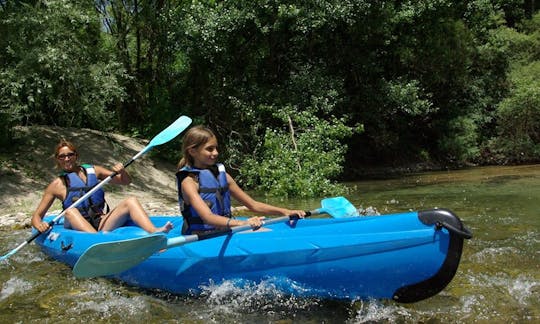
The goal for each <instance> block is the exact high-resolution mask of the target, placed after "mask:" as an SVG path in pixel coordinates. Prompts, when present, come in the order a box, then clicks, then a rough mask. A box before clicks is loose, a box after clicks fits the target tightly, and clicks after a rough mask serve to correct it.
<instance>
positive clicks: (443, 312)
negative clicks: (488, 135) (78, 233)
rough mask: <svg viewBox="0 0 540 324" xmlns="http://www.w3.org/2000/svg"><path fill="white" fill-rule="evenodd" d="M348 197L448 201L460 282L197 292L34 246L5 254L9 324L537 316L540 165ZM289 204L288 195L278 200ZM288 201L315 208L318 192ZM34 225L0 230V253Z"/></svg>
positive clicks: (0, 267)
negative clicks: (412, 299)
mask: <svg viewBox="0 0 540 324" xmlns="http://www.w3.org/2000/svg"><path fill="white" fill-rule="evenodd" d="M350 185H351V186H352V187H354V188H356V190H355V191H353V192H351V193H350V194H349V195H348V196H347V198H348V199H349V200H350V201H351V202H352V203H353V204H355V205H356V206H357V207H362V208H367V207H374V208H376V209H377V210H378V211H379V212H380V213H388V212H400V211H408V210H419V209H427V208H433V207H441V208H442V207H444V208H448V209H451V210H452V211H454V212H455V213H456V214H457V215H458V216H459V217H460V218H461V219H462V221H463V222H464V223H465V225H466V226H467V227H468V228H469V229H470V230H471V231H472V232H473V235H474V237H473V239H472V240H468V241H465V244H464V251H463V257H462V261H461V264H460V267H459V269H458V272H457V274H456V276H455V278H454V280H453V281H452V282H451V283H450V284H449V286H448V287H447V288H446V289H444V290H443V291H442V292H441V293H439V294H438V295H436V296H434V297H432V298H429V299H427V300H424V301H421V302H418V303H414V304H397V303H394V302H392V301H373V300H371V301H352V302H344V301H329V300H320V299H306V298H295V297H290V296H286V295H283V294H282V293H280V292H279V291H275V289H273V288H272V287H271V286H265V285H264V284H260V285H257V286H253V287H251V288H249V289H243V290H239V289H236V288H235V287H234V286H232V285H230V284H228V283H224V284H222V285H219V286H212V287H207V288H205V289H204V293H203V294H202V295H200V296H173V295H170V294H165V293H160V292H155V291H143V290H140V289H137V288H133V287H128V286H125V285H123V284H122V283H119V282H115V281H111V280H107V279H102V278H100V279H85V280H78V279H75V278H74V277H73V275H72V274H71V271H70V269H69V268H68V267H66V266H64V265H62V264H59V263H57V262H54V261H52V260H50V259H49V258H47V257H46V256H45V255H44V254H42V253H41V252H40V251H39V249H38V248H37V247H36V246H35V245H34V244H31V245H29V246H27V247H25V248H24V249H22V250H21V251H19V252H18V253H17V254H15V255H14V256H12V257H11V258H10V259H9V260H8V261H4V262H0V321H1V322H2V323H31V322H40V323H41V322H55V323H66V322H70V323H79V322H83V321H88V322H89V321H92V322H103V323H105V322H122V323H126V322H131V323H141V322H150V323H154V322H160V323H174V322H188V323H208V322H214V323H215V322H220V323H233V322H239V323H244V322H245V323H253V322H264V323H272V322H279V323H292V322H308V323H323V322H324V323H365V322H393V323H409V322H411V323H412V322H430V323H448V322H452V323H463V322H480V323H492V322H495V323H521V322H536V323H538V322H540V217H539V216H540V215H539V214H540V165H534V166H519V167H487V168H473V169H469V170H461V171H450V172H430V173H421V174H416V175H411V176H406V177H402V178H399V179H391V180H378V181H365V182H357V183H351V184H350ZM272 202H273V203H279V204H283V202H276V201H272ZM285 204H287V205H290V206H294V207H298V208H302V209H314V208H316V207H318V206H319V204H320V202H319V200H311V201H288V202H285ZM28 236H29V232H28V231H25V230H21V231H7V230H6V229H4V230H2V231H1V232H0V252H1V254H4V253H7V252H8V251H9V250H11V249H12V248H14V247H15V246H17V245H18V244H19V243H21V242H23V241H24V240H25V239H26V238H27V237H28Z"/></svg>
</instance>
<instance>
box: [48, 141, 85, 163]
mask: <svg viewBox="0 0 540 324" xmlns="http://www.w3.org/2000/svg"><path fill="white" fill-rule="evenodd" d="M62 147H67V148H68V149H70V150H72V151H73V153H75V154H76V156H77V158H78V157H79V152H78V151H77V146H75V144H73V143H71V142H70V141H68V140H65V139H61V140H60V141H59V142H58V144H56V146H55V147H54V153H53V154H54V161H55V163H56V168H58V169H60V168H61V167H60V163H58V154H59V153H60V149H62Z"/></svg>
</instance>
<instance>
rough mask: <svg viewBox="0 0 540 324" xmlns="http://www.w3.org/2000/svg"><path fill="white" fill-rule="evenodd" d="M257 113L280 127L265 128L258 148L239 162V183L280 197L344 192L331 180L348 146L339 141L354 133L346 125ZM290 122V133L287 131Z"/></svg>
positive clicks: (288, 112)
mask: <svg viewBox="0 0 540 324" xmlns="http://www.w3.org/2000/svg"><path fill="white" fill-rule="evenodd" d="M260 108H261V109H265V110H271V111H274V114H273V115H274V116H275V117H277V118H279V119H280V120H281V121H282V122H283V126H284V127H283V128H281V129H271V128H266V131H265V135H264V138H263V141H262V143H261V145H260V146H258V147H256V149H255V151H254V154H253V155H252V156H249V157H247V158H246V159H245V160H244V161H243V164H242V168H241V169H240V176H241V179H245V180H244V183H245V184H246V185H247V186H248V187H256V188H258V189H260V190H264V191H265V192H266V193H267V194H269V195H275V196H282V197H287V196H300V197H321V196H327V195H339V194H343V193H344V192H345V187H344V186H343V185H341V184H337V183H335V182H333V181H331V180H330V179H333V178H334V179H335V178H336V177H337V176H339V174H340V173H341V172H342V165H343V163H344V154H345V152H346V151H347V146H346V145H343V144H342V143H341V142H340V140H342V139H343V138H346V137H348V136H351V135H352V134H353V131H354V130H353V129H352V128H351V127H348V126H346V125H345V120H344V119H339V118H336V117H333V118H332V119H331V120H323V119H320V118H317V117H316V116H315V115H314V114H313V113H311V112H309V111H301V110H298V108H297V107H292V106H286V107H279V108H277V107H260ZM289 118H290V120H289ZM289 122H290V123H292V124H291V125H290V126H291V127H292V129H290V128H289V129H288V130H287V128H286V127H285V125H287V124H288V123H289Z"/></svg>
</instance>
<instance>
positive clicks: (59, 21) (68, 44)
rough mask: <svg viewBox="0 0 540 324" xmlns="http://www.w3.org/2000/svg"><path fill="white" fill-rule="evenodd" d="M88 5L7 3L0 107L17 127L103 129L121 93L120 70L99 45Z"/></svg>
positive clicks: (97, 25)
mask: <svg viewBox="0 0 540 324" xmlns="http://www.w3.org/2000/svg"><path fill="white" fill-rule="evenodd" d="M93 9H94V8H93V7H92V6H91V5H90V6H89V5H86V6H84V5H82V4H80V3H77V5H73V4H72V1H60V0H59V1H47V2H42V1H37V2H35V4H33V5H30V4H27V3H26V2H24V1H22V2H16V3H13V4H11V2H10V4H9V5H8V6H7V7H6V8H5V10H3V11H2V12H1V20H0V32H1V33H2V35H3V36H2V41H1V45H2V46H0V57H1V58H2V61H1V62H2V63H1V65H0V98H1V99H0V106H1V108H2V111H4V112H5V113H7V114H9V115H10V116H11V118H12V119H13V120H16V121H17V122H18V123H22V124H29V123H39V124H53V125H62V126H78V127H91V128H97V129H107V128H111V127H112V126H114V125H115V123H114V118H113V117H114V110H113V108H114V105H113V104H114V103H116V102H117V101H118V100H120V99H121V98H122V97H123V96H125V93H124V91H123V89H122V87H121V86H120V84H119V78H122V77H123V70H122V68H121V67H120V66H119V65H118V64H117V63H115V62H114V60H113V59H112V57H111V55H110V54H108V53H106V52H104V51H103V50H102V48H101V47H100V39H99V35H100V21H99V20H98V17H97V16H96V15H95V14H94V11H93Z"/></svg>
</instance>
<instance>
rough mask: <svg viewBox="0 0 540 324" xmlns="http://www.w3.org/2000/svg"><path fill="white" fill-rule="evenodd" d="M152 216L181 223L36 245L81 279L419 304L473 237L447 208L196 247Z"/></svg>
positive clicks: (439, 286)
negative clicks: (256, 288) (231, 285)
mask: <svg viewBox="0 0 540 324" xmlns="http://www.w3.org/2000/svg"><path fill="white" fill-rule="evenodd" d="M49 218H52V216H51V217H49ZM151 219H152V221H153V222H154V223H155V225H156V226H162V225H164V224H165V223H166V222H167V221H171V222H172V223H173V224H174V229H173V230H172V231H171V232H169V233H167V234H163V233H160V234H152V235H149V234H147V233H146V232H144V231H143V230H142V229H140V228H138V227H137V226H134V224H126V226H124V227H121V228H118V229H116V230H114V231H112V232H108V233H101V232H100V233H97V234H90V233H84V232H79V231H74V230H68V229H65V228H64V227H63V225H62V221H60V222H59V223H58V224H57V225H55V226H54V227H53V229H52V230H51V231H50V232H49V233H46V234H44V235H41V236H39V237H38V238H37V239H36V242H37V244H38V245H39V246H40V247H41V248H42V250H43V251H44V252H45V253H46V254H47V255H49V256H51V257H52V258H54V259H55V260H58V261H60V262H63V263H66V264H67V265H69V266H71V267H74V273H75V275H76V276H77V277H94V276H107V277H111V278H117V279H119V280H121V281H123V282H125V283H127V284H129V285H133V286H137V287H142V288H149V289H161V290H164V291H168V292H171V293H174V294H186V293H197V292H200V291H201V288H202V287H204V286H208V285H210V284H220V283H222V282H224V281H226V280H228V281H232V282H235V283H236V284H237V285H240V286H242V285H253V284H257V283H260V282H262V281H265V282H268V281H270V282H271V283H272V284H273V285H275V287H276V288H277V289H279V290H281V291H283V292H285V293H287V294H292V295H295V296H306V297H320V298H332V299H351V300H354V299H368V298H374V299H392V300H394V301H397V302H402V303H410V302H416V301H419V300H422V299H425V298H428V297H431V296H433V295H435V294H437V293H438V292H440V291H441V290H443V289H444V288H445V287H446V286H447V285H448V284H449V283H450V281H451V280H452V278H453V277H454V275H455V273H456V271H457V269H458V265H459V261H460V257H461V253H462V248H463V241H464V239H467V238H470V237H471V235H470V232H469V231H468V230H467V229H466V228H465V226H464V225H463V224H462V222H461V221H460V220H459V218H458V217H457V216H456V215H454V214H453V213H452V212H451V211H449V210H445V209H433V210H426V211H419V212H406V213H397V214H387V215H380V216H368V217H343V218H306V219H300V220H294V221H288V220H285V221H277V222H271V221H270V222H267V224H266V225H265V226H264V227H263V228H261V229H259V230H257V231H251V230H249V231H247V230H246V231H240V232H229V233H225V234H222V233H218V235H215V236H212V237H204V238H203V237H197V236H196V235H192V236H194V237H195V238H194V241H188V242H186V237H188V236H182V235H181V233H180V230H181V228H182V222H183V219H182V217H171V216H153V217H151ZM46 221H48V219H46ZM188 238H189V237H188ZM179 240H180V241H182V242H181V243H175V242H177V241H179ZM187 243H189V244H187ZM79 259H81V260H79Z"/></svg>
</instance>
